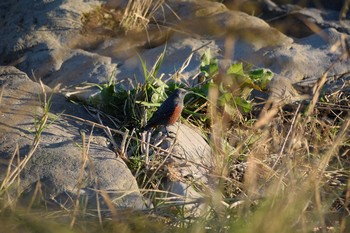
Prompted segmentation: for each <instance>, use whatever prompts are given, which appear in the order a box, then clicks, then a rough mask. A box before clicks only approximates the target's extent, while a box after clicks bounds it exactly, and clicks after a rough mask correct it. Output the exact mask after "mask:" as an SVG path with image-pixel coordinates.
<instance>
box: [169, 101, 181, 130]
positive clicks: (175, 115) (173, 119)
mask: <svg viewBox="0 0 350 233" xmlns="http://www.w3.org/2000/svg"><path fill="white" fill-rule="evenodd" d="M182 109H183V106H182V105H176V107H175V109H174V112H173V114H172V115H171V116H170V118H169V123H168V124H169V125H173V124H175V122H176V121H177V120H178V119H179V118H180V116H181V112H182Z"/></svg>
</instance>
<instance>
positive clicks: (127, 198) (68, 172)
mask: <svg viewBox="0 0 350 233" xmlns="http://www.w3.org/2000/svg"><path fill="white" fill-rule="evenodd" d="M0 84H1V88H2V89H1V90H2V100H1V109H0V112H1V115H0V122H1V124H0V158H1V163H0V180H1V181H3V180H4V179H5V178H6V171H7V169H8V168H10V174H11V173H12V172H14V171H15V168H16V166H19V167H20V168H21V171H20V173H14V174H20V176H19V177H17V178H14V179H12V180H10V181H8V182H5V183H4V184H5V186H4V188H5V190H7V191H8V194H9V196H10V199H14V198H15V197H17V196H16V195H21V199H24V200H26V199H28V200H31V198H33V195H34V193H36V194H38V192H37V191H38V190H36V188H37V187H39V188H40V192H41V193H42V195H43V197H42V198H43V199H44V200H45V202H48V203H51V204H60V205H63V206H64V207H65V208H73V207H74V205H75V200H76V198H77V197H80V198H82V200H85V201H86V202H84V203H85V204H86V205H87V208H88V209H90V210H91V209H94V208H96V205H97V202H99V203H100V208H101V210H103V211H105V210H107V211H108V210H110V209H109V207H108V204H109V203H108V201H112V203H114V205H115V207H118V208H135V209H142V208H144V207H145V204H144V201H143V198H142V196H141V194H140V192H139V189H138V185H137V183H136V180H135V178H134V177H133V175H132V174H131V172H130V170H129V168H128V167H127V166H126V165H125V163H124V162H123V161H122V160H121V159H120V158H119V157H118V158H116V155H115V153H114V152H112V151H111V150H109V149H108V148H107V147H106V146H105V145H106V142H105V140H101V138H100V136H99V134H101V132H100V131H99V130H98V129H96V128H93V127H92V126H91V125H84V124H82V123H81V122H79V121H77V120H75V119H74V118H71V117H68V116H74V117H80V118H82V119H85V120H89V119H90V117H89V115H88V114H87V113H85V112H84V109H83V108H82V107H80V106H77V105H75V104H72V103H69V102H68V101H67V100H66V99H65V98H64V97H63V96H62V95H60V94H56V93H53V92H52V90H51V89H50V88H48V87H45V92H46V99H47V101H48V102H47V103H48V104H49V105H50V107H49V109H48V110H49V112H48V114H47V116H48V118H47V121H46V123H45V125H44V127H42V128H40V123H41V120H42V119H45V118H42V117H43V116H45V110H44V108H43V104H44V102H45V100H44V98H45V95H44V92H43V90H42V87H41V86H40V85H39V84H38V83H35V82H33V81H31V80H30V79H29V78H28V77H27V76H26V74H25V73H23V72H21V71H19V70H18V69H16V68H14V67H0ZM90 120H91V119H90ZM39 129H42V132H41V133H39V132H38V130H39ZM37 135H40V139H39V143H38V145H36V143H35V141H36V140H38V138H37ZM84 135H85V136H84ZM90 135H91V136H90ZM100 144H102V145H100ZM103 144H104V145H103ZM13 156H14V157H13ZM12 158H13V159H14V160H13V165H12V166H10V167H9V163H10V161H11V159H12ZM19 160H20V161H19ZM26 160H28V161H27V162H26V164H24V165H23V166H21V165H18V162H21V163H22V162H24V161H26ZM16 164H17V165H16ZM103 194H107V195H108V196H106V197H107V198H109V200H107V199H105V198H103V196H104V195H103ZM123 195H124V196H123ZM27 203H29V202H27Z"/></svg>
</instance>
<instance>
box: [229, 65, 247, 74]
mask: <svg viewBox="0 0 350 233" xmlns="http://www.w3.org/2000/svg"><path fill="white" fill-rule="evenodd" d="M226 73H227V74H238V75H244V70H243V63H242V62H240V63H235V64H232V65H231V66H230V67H229V68H228V69H227V71H226Z"/></svg>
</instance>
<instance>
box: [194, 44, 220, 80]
mask: <svg viewBox="0 0 350 233" xmlns="http://www.w3.org/2000/svg"><path fill="white" fill-rule="evenodd" d="M199 69H200V71H201V72H203V73H204V75H205V76H206V77H212V76H213V75H215V74H216V73H217V72H218V71H219V63H218V59H216V58H211V54H210V49H207V50H206V51H205V53H204V54H203V55H202V57H201V65H200V68H199Z"/></svg>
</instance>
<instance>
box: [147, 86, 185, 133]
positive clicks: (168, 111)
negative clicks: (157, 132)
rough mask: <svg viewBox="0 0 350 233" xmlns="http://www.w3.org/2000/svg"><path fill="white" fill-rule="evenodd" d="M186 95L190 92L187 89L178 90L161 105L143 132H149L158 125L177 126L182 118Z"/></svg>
mask: <svg viewBox="0 0 350 233" xmlns="http://www.w3.org/2000/svg"><path fill="white" fill-rule="evenodd" d="M186 94H188V92H187V91H186V90H185V89H182V88H178V89H176V90H175V91H174V92H173V93H172V94H171V95H170V96H169V97H168V98H167V99H166V100H165V101H164V102H163V103H162V105H160V107H159V108H158V110H157V111H156V112H155V113H154V114H153V116H152V117H151V119H150V120H149V121H148V123H147V125H146V126H145V127H144V128H143V130H149V129H150V128H153V127H156V126H158V125H164V126H165V127H167V126H168V125H173V124H175V122H176V121H177V120H178V119H179V118H180V116H181V112H182V109H183V107H184V98H185V95H186Z"/></svg>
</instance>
